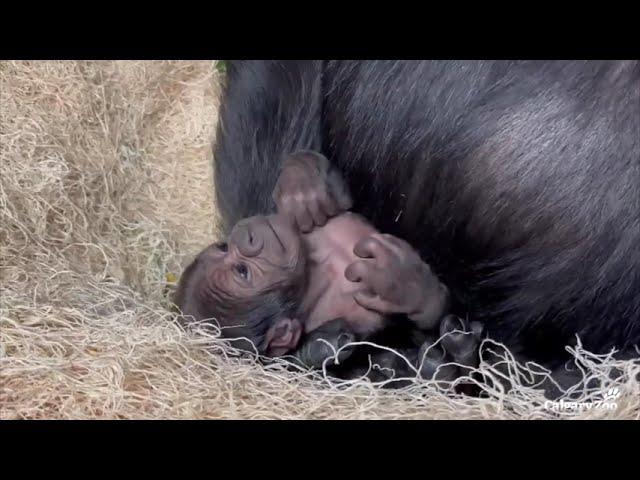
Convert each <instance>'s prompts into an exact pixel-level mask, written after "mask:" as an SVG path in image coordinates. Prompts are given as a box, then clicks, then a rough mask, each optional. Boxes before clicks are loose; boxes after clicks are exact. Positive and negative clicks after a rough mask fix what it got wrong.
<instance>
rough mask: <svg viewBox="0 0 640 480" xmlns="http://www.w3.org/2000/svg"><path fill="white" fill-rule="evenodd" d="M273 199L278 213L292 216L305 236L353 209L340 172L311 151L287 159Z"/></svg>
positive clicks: (320, 155) (289, 156)
mask: <svg viewBox="0 0 640 480" xmlns="http://www.w3.org/2000/svg"><path fill="white" fill-rule="evenodd" d="M272 197H273V200H274V202H275V203H276V206H277V208H278V213H282V214H284V215H287V216H289V217H290V218H291V219H292V220H294V222H295V223H296V224H297V225H298V228H299V229H300V231H301V232H303V233H307V232H309V231H311V230H312V229H313V227H314V226H322V225H324V224H325V223H326V222H327V218H330V217H333V216H335V215H337V214H339V213H342V212H344V211H345V210H348V209H350V208H351V205H352V201H351V195H350V194H349V191H348V188H347V186H346V184H345V182H344V180H343V178H342V176H341V175H340V172H338V171H337V170H336V169H334V168H331V165H330V164H329V161H328V160H327V158H326V157H325V156H324V155H322V154H320V153H317V152H313V151H310V150H303V151H299V152H296V153H293V154H291V155H288V156H287V157H286V158H285V159H284V161H283V163H282V167H281V172H280V177H279V178H278V181H277V183H276V186H275V189H274V190H273V195H272Z"/></svg>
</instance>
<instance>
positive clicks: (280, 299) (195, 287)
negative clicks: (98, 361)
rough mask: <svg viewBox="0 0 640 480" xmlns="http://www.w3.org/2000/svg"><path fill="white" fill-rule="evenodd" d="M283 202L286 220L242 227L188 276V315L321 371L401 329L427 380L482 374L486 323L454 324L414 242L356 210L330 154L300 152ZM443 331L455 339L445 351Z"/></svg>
mask: <svg viewBox="0 0 640 480" xmlns="http://www.w3.org/2000/svg"><path fill="white" fill-rule="evenodd" d="M273 199H274V201H275V203H276V206H277V212H278V213H277V214H274V215H268V216H254V217H250V218H247V219H244V220H242V221H240V222H238V223H237V224H236V225H235V226H234V227H233V229H232V230H231V233H230V235H229V236H228V239H227V240H226V242H219V243H216V244H213V245H211V246H209V247H207V248H206V249H204V250H203V251H202V252H201V253H200V254H199V255H198V256H197V257H196V259H195V260H194V261H193V262H192V263H191V264H190V265H189V266H188V267H187V269H186V270H185V272H184V274H183V275H182V278H181V281H180V285H179V287H178V291H177V294H176V298H175V303H176V305H177V306H178V307H179V308H180V309H181V310H182V312H183V314H184V315H185V316H190V317H192V318H193V319H194V320H204V319H215V320H217V322H218V323H219V324H220V326H221V328H222V334H223V335H224V336H225V337H228V338H233V339H238V338H244V339H246V340H249V341H250V342H251V343H252V344H253V345H255V347H256V348H257V349H258V351H259V353H261V354H265V355H267V356H272V357H273V356H282V355H286V354H289V353H293V354H294V355H295V356H296V357H297V358H298V359H299V360H300V361H301V362H302V363H304V364H305V365H308V366H313V367H319V366H321V365H322V364H323V362H325V360H326V359H327V358H328V357H331V356H333V354H334V349H338V348H340V347H342V346H343V345H345V344H346V343H350V342H352V341H359V340H374V339H376V341H377V342H378V343H383V344H387V343H386V342H385V340H387V339H388V338H391V337H392V336H393V334H392V333H391V332H393V331H394V330H395V331H400V332H402V335H400V336H401V337H402V338H403V341H402V342H400V343H399V345H400V346H401V347H402V348H403V350H402V352H403V353H405V354H406V355H407V357H408V358H410V360H411V362H412V363H413V364H414V365H416V366H420V367H421V368H420V372H421V373H422V375H423V376H424V377H426V378H433V377H436V378H440V379H443V380H452V379H454V378H455V377H456V376H458V375H459V373H460V371H459V367H457V366H455V365H446V364H447V363H451V362H455V363H460V364H462V365H468V366H471V367H473V366H475V365H476V362H477V350H478V342H479V338H480V331H479V330H480V329H479V328H478V325H475V324H474V325H472V326H471V330H473V331H470V326H469V325H467V323H466V322H464V321H462V320H461V319H459V318H457V317H455V316H452V315H448V316H446V317H444V319H443V314H445V313H446V312H447V309H448V296H449V295H448V290H447V288H446V287H445V286H444V285H443V284H442V283H440V281H439V280H438V278H437V277H436V276H435V275H434V274H433V273H432V272H431V269H430V268H429V266H428V265H427V264H426V263H424V262H423V261H422V259H421V258H420V256H419V255H418V254H417V253H416V251H415V250H414V249H413V248H412V247H411V246H410V245H409V244H408V243H407V242H405V241H404V240H401V239H399V238H396V237H394V236H391V235H386V234H381V233H379V232H377V231H376V230H375V228H374V227H373V226H372V225H371V224H370V223H369V222H367V221H366V220H365V219H364V218H362V217H361V216H359V215H357V214H355V213H352V212H347V211H346V210H348V209H349V208H350V207H351V203H352V202H351V198H350V195H349V192H348V190H347V188H346V186H345V183H344V181H343V179H342V177H341V175H340V174H339V173H338V172H337V171H336V170H335V169H333V168H331V165H330V164H329V162H328V160H327V159H326V158H325V157H324V156H323V155H321V154H319V153H316V152H312V151H301V152H297V153H295V154H292V155H289V156H288V157H287V158H286V159H285V160H284V162H283V163H282V167H281V172H280V176H279V178H278V181H277V183H276V187H275V189H274V192H273ZM429 332H430V333H429ZM436 334H447V337H445V338H444V339H443V341H442V342H440V343H438V344H434V336H435V335H436ZM437 336H439V335H437ZM378 339H379V340H378ZM245 346H247V345H245ZM353 351H354V349H348V350H344V351H343V353H342V355H341V356H340V358H339V359H340V362H341V363H342V362H344V361H346V360H347V358H348V357H349V356H351V354H352V353H353ZM369 354H370V355H372V357H373V358H372V360H373V362H374V363H377V364H378V365H379V366H380V367H382V370H380V371H383V372H386V371H388V370H386V369H387V368H388V369H392V370H394V371H395V372H396V375H397V374H398V372H400V373H405V372H407V371H408V370H410V369H409V368H408V365H406V362H404V363H405V365H403V361H402V360H401V359H400V358H399V357H397V356H395V355H393V354H389V353H386V352H380V351H378V352H372V353H369ZM353 357H354V358H356V357H357V355H354V356H353ZM351 360H353V359H351ZM354 362H355V360H353V361H351V362H350V363H351V364H352V365H355V366H351V367H350V372H351V374H355V373H357V371H358V363H357V362H356V363H354ZM361 363H362V362H361ZM361 363H360V365H361ZM343 375H344V371H343ZM383 376H384V374H383ZM412 376H413V375H412Z"/></svg>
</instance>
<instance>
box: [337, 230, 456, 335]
mask: <svg viewBox="0 0 640 480" xmlns="http://www.w3.org/2000/svg"><path fill="white" fill-rule="evenodd" d="M353 251H354V253H355V254H356V255H357V256H358V257H360V258H362V260H356V261H355V262H353V263H351V264H350V265H349V266H348V267H347V269H346V270H345V277H346V278H347V280H350V281H352V282H361V283H362V285H363V289H362V290H359V291H358V292H356V293H355V294H354V300H355V301H356V302H357V303H358V304H359V305H361V306H362V307H364V308H367V309H369V310H374V311H377V312H379V313H382V314H391V313H404V314H406V315H408V317H409V319H411V320H412V321H414V322H415V323H416V324H417V326H418V327H420V328H422V329H431V328H434V327H435V326H436V325H438V320H439V319H440V318H441V317H442V315H443V314H444V313H445V311H446V310H447V308H448V303H449V292H448V289H447V288H446V287H445V286H444V285H443V284H442V283H440V281H439V280H438V278H437V277H436V276H435V275H434V274H433V272H432V271H431V268H430V267H429V265H427V264H426V263H425V262H423V261H422V259H421V258H420V256H419V255H418V253H417V252H416V251H415V250H414V249H413V248H412V247H411V245H409V244H408V243H407V242H405V241H404V240H401V239H399V238H397V237H394V236H393V235H386V234H379V233H375V234H373V235H370V236H368V237H365V238H363V239H362V240H360V241H359V242H358V243H357V244H356V245H355V247H354V249H353Z"/></svg>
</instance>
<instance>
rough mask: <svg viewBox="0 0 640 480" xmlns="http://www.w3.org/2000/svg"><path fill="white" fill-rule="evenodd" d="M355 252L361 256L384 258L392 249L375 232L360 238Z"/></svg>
mask: <svg viewBox="0 0 640 480" xmlns="http://www.w3.org/2000/svg"><path fill="white" fill-rule="evenodd" d="M353 253H355V254H356V255H357V256H358V257H360V258H375V259H378V260H384V259H387V258H388V257H389V256H390V253H391V251H390V250H389V248H388V247H387V246H386V245H384V244H383V243H382V242H381V241H380V239H379V238H378V237H377V236H376V235H375V234H374V235H369V236H368V237H365V238H363V239H361V240H359V241H358V243H356V244H355V246H354V247H353Z"/></svg>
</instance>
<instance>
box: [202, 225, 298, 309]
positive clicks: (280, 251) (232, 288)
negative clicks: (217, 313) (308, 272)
mask: <svg viewBox="0 0 640 480" xmlns="http://www.w3.org/2000/svg"><path fill="white" fill-rule="evenodd" d="M200 261H201V262H202V264H203V270H204V271H203V274H204V278H203V281H204V284H205V285H208V286H209V288H213V289H215V290H216V291H218V292H223V293H224V294H226V295H228V296H231V297H235V298H243V297H253V296H254V295H256V294H259V293H260V292H262V291H264V290H267V289H269V288H270V287H271V286H273V285H277V284H279V283H282V282H286V281H287V280H288V279H290V278H291V277H292V276H297V274H298V273H299V272H301V270H302V269H303V268H304V259H303V254H302V242H301V238H300V234H299V233H298V232H297V231H296V230H295V229H294V227H293V225H292V224H291V223H290V221H289V220H287V218H286V217H284V216H281V215H269V216H266V217H265V216H255V217H250V218H246V219H244V220H241V221H240V222H238V223H237V224H236V225H235V226H234V227H233V230H232V231H231V234H230V235H229V238H228V239H227V241H226V242H218V243H216V244H214V245H211V246H210V247H208V248H207V249H205V251H203V252H202V253H201V256H200Z"/></svg>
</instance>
